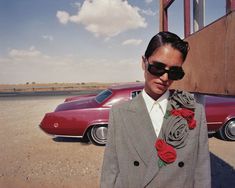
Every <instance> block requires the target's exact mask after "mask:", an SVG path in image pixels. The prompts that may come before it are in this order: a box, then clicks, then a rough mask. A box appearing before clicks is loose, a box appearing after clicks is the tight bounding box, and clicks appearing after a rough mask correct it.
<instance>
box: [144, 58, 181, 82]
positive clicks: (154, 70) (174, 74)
mask: <svg viewBox="0 0 235 188" xmlns="http://www.w3.org/2000/svg"><path fill="white" fill-rule="evenodd" d="M146 62H147V63H148V67H147V69H148V71H149V72H150V73H151V74H152V75H155V76H158V77H159V76H162V75H164V74H165V73H167V74H168V78H169V79H170V80H181V79H182V78H183V77H184V70H183V68H182V67H179V66H172V67H170V68H169V70H167V69H165V67H166V65H165V64H164V63H161V62H158V61H156V62H154V63H153V64H150V63H149V62H148V61H147V60H146Z"/></svg>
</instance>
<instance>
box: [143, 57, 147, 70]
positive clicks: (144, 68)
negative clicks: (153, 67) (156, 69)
mask: <svg viewBox="0 0 235 188" xmlns="http://www.w3.org/2000/svg"><path fill="white" fill-rule="evenodd" d="M142 69H143V70H146V60H145V57H144V56H142Z"/></svg>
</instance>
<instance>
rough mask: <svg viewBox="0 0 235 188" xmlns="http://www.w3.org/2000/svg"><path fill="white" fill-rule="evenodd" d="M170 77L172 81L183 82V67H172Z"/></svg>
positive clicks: (169, 72)
mask: <svg viewBox="0 0 235 188" xmlns="http://www.w3.org/2000/svg"><path fill="white" fill-rule="evenodd" d="M168 76H169V79H170V80H181V79H182V78H183V77H184V71H183V69H182V67H171V68H170V70H169V71H168Z"/></svg>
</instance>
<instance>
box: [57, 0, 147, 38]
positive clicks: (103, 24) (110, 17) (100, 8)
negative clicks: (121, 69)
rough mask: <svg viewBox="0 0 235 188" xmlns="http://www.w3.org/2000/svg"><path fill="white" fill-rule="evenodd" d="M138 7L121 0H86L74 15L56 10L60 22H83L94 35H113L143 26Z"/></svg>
mask: <svg viewBox="0 0 235 188" xmlns="http://www.w3.org/2000/svg"><path fill="white" fill-rule="evenodd" d="M139 12H140V9H139V8H138V7H133V6H131V5H130V4H128V1H123V0H115V1H114V0H102V1H100V0H93V1H91V0H86V1H84V3H83V4H82V6H81V8H80V9H79V11H78V13H77V14H76V15H69V13H67V12H66V11H58V12H57V18H58V19H59V21H60V22H61V23H62V24H66V23H68V21H70V22H73V23H76V24H83V25H84V26H85V28H86V30H88V31H89V32H91V33H93V34H94V35H95V36H97V37H98V36H103V37H108V38H109V37H113V36H116V35H118V34H120V33H122V32H125V31H127V30H130V29H137V28H144V27H146V26H147V23H146V21H145V19H144V17H142V16H141V15H140V14H139Z"/></svg>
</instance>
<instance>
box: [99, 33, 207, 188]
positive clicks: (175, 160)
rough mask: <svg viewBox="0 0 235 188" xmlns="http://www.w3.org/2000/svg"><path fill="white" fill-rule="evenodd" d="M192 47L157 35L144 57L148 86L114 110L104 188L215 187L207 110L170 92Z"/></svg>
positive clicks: (181, 93)
mask: <svg viewBox="0 0 235 188" xmlns="http://www.w3.org/2000/svg"><path fill="white" fill-rule="evenodd" d="M188 49H189V46H188V43H187V42H185V41H183V40H181V39H180V38H179V37H178V36H177V35H175V34H173V33H170V32H160V33H158V34H157V35H155V36H154V37H153V38H152V39H151V41H150V43H149V45H148V47H147V49H146V52H145V55H144V56H143V57H142V68H143V70H144V77H145V87H144V90H143V91H142V93H141V94H139V95H138V96H137V97H136V98H134V99H133V100H131V101H129V102H125V103H123V104H119V105H116V106H113V107H112V109H111V111H110V121H109V129H108V140H107V145H106V148H105V153H104V159H103V168H102V174H101V188H142V187H146V188H210V187H211V176H210V157H209V150H208V136H207V127H206V119H205V111H204V108H203V106H202V105H200V104H198V103H197V102H195V99H194V97H193V96H192V95H191V94H189V93H187V92H185V91H179V90H169V89H168V88H169V87H170V85H171V84H172V83H173V81H175V80H180V79H182V78H183V77H184V71H183V68H182V65H183V62H184V61H185V59H186V56H187V53H188Z"/></svg>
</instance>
